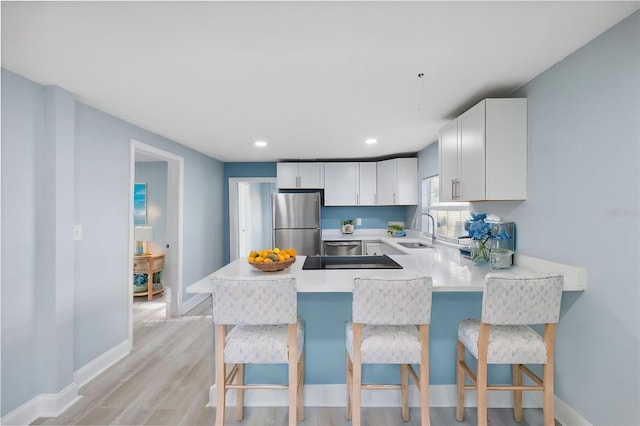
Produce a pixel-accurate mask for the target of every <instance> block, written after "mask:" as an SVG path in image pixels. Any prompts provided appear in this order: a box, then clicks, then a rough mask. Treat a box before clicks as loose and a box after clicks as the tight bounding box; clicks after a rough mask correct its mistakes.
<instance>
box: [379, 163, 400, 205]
mask: <svg viewBox="0 0 640 426" xmlns="http://www.w3.org/2000/svg"><path fill="white" fill-rule="evenodd" d="M376 173H377V176H376V187H377V191H378V205H382V206H390V205H394V204H395V203H396V193H395V187H396V180H397V179H396V162H395V161H394V160H384V161H378V163H377V169H376Z"/></svg>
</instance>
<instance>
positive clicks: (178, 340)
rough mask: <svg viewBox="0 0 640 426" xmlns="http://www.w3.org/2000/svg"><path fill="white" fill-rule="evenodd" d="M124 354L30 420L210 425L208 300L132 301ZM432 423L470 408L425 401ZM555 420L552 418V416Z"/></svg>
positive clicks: (506, 416) (273, 416)
mask: <svg viewBox="0 0 640 426" xmlns="http://www.w3.org/2000/svg"><path fill="white" fill-rule="evenodd" d="M133 309H134V324H133V350H132V352H131V354H129V355H128V356H126V357H125V358H124V359H122V360H121V361H119V362H118V363H117V364H116V365H114V366H112V367H111V368H109V369H108V370H107V371H105V372H104V373H103V374H101V375H100V376H98V377H96V378H95V379H94V380H92V381H91V382H90V383H88V384H87V385H85V386H83V387H82V388H80V395H81V396H82V399H80V400H79V401H78V402H77V403H76V404H74V405H73V406H72V407H71V408H69V409H68V410H67V411H65V412H64V413H63V414H62V415H61V416H60V417H55V418H40V419H38V420H36V421H35V422H34V423H32V424H35V425H107V424H114V425H212V424H213V422H214V419H215V408H211V407H206V404H207V402H208V399H209V395H208V393H209V387H210V386H211V385H212V384H213V381H214V372H213V327H212V323H211V299H210V298H209V299H208V300H206V301H205V302H203V303H201V304H200V305H198V306H197V307H196V308H195V309H193V310H192V311H191V312H189V313H188V314H186V315H185V316H183V317H180V318H166V317H165V303H164V298H158V299H154V300H153V301H152V302H148V301H146V300H145V301H143V300H142V299H136V300H135V301H134V308H133ZM226 414H227V416H226V419H225V420H226V421H225V424H229V425H255V426H264V425H286V424H287V419H288V415H287V408H286V407H273V408H264V407H247V408H245V418H244V420H243V421H242V422H237V421H235V419H234V417H233V416H234V410H232V409H231V410H227V413H226ZM362 419H363V424H365V425H371V426H396V425H407V426H412V425H418V424H420V412H419V411H418V409H417V408H412V409H411V421H409V422H407V423H404V422H402V418H401V414H400V409H399V408H363V409H362ZM543 423H544V422H543V417H542V410H540V409H525V410H524V419H523V421H522V423H516V422H515V421H514V420H513V411H512V410H510V409H490V410H489V424H490V425H492V426H511V425H514V426H515V425H521V426H539V425H543ZM300 424H301V425H314V426H350V425H351V423H350V422H349V421H347V420H346V419H345V415H344V407H336V408H326V407H305V420H304V422H301V423H300ZM431 424H432V425H434V426H441V425H455V426H472V425H475V424H476V415H475V409H474V408H467V409H466V410H465V421H464V422H460V423H458V422H457V421H456V420H455V409H454V408H441V407H437V408H431ZM556 424H559V423H557V422H556Z"/></svg>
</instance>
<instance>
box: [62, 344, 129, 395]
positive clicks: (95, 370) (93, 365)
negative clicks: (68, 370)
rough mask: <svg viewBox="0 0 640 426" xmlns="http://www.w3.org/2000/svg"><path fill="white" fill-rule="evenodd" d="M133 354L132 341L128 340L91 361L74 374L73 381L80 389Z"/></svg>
mask: <svg viewBox="0 0 640 426" xmlns="http://www.w3.org/2000/svg"><path fill="white" fill-rule="evenodd" d="M130 352H131V340H129V339H127V340H124V341H122V342H121V343H118V344H117V345H116V346H114V347H112V348H111V349H109V350H108V351H106V352H105V353H103V354H102V355H100V356H98V357H97V358H95V359H93V360H91V361H89V362H88V363H86V364H85V365H83V366H82V367H80V368H79V369H77V370H76V371H75V372H74V373H73V381H74V382H75V383H77V385H78V387H79V388H81V387H82V386H84V385H86V384H87V383H89V381H91V380H93V379H94V378H96V377H97V376H98V375H99V374H101V373H102V372H103V371H105V370H106V369H107V368H109V367H111V366H112V365H114V364H115V363H116V362H118V361H120V360H121V359H122V358H124V357H125V356H127V355H128V354H129V353H130Z"/></svg>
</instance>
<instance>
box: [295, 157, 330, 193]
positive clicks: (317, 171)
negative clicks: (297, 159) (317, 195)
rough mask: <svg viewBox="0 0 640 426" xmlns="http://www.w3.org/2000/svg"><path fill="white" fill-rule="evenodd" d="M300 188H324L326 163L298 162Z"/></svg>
mask: <svg viewBox="0 0 640 426" xmlns="http://www.w3.org/2000/svg"><path fill="white" fill-rule="evenodd" d="M298 176H299V177H300V179H299V182H300V186H298V188H311V189H316V188H324V163H298Z"/></svg>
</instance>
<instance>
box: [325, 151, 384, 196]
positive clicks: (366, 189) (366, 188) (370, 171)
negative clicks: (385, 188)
mask: <svg viewBox="0 0 640 426" xmlns="http://www.w3.org/2000/svg"><path fill="white" fill-rule="evenodd" d="M359 168H360V179H359V180H360V182H359V188H358V189H359V190H358V204H359V205H361V206H374V205H376V191H377V179H376V176H377V171H376V169H377V166H376V163H375V162H374V161H372V162H367V163H360V167H359ZM326 178H327V176H326V175H325V179H326ZM325 184H326V182H325ZM325 194H326V188H325Z"/></svg>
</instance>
